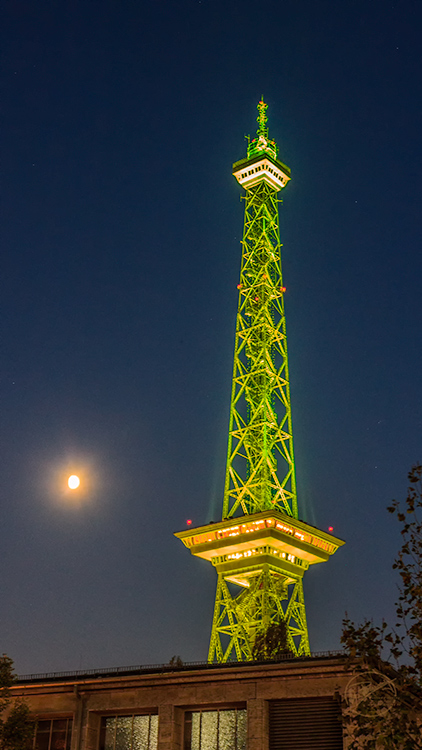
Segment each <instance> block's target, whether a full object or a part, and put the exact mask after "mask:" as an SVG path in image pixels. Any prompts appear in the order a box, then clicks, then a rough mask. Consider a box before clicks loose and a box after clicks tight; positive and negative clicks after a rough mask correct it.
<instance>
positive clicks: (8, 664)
mask: <svg viewBox="0 0 422 750" xmlns="http://www.w3.org/2000/svg"><path fill="white" fill-rule="evenodd" d="M14 682H16V677H15V674H14V672H13V661H12V659H10V657H9V656H6V654H3V656H1V657H0V750H26V749H27V747H28V742H29V740H30V738H31V736H32V732H33V726H32V724H31V722H30V721H29V709H28V706H27V705H26V703H25V701H24V700H23V699H17V700H16V701H14V702H13V703H12V699H11V691H10V688H11V687H12V685H13V683H14ZM4 712H7V716H6V718H3V716H2V715H3V713H4Z"/></svg>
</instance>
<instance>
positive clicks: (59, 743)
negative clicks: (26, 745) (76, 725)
mask: <svg viewBox="0 0 422 750" xmlns="http://www.w3.org/2000/svg"><path fill="white" fill-rule="evenodd" d="M71 739H72V719H40V720H39V721H36V722H35V724H34V737H33V741H32V742H31V744H30V747H31V748H33V750H70V741H71Z"/></svg>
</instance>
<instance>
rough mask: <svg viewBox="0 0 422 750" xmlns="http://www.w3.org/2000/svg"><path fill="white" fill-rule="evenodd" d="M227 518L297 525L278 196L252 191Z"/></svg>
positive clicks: (263, 188)
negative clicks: (258, 517)
mask: <svg viewBox="0 0 422 750" xmlns="http://www.w3.org/2000/svg"><path fill="white" fill-rule="evenodd" d="M242 246H243V253H242V266H241V274H240V283H239V305H238V313H237V323H236V339H235V353H234V368H233V387H232V399H231V409H230V427H229V445H228V455H227V470H226V483H225V495H224V503H223V517H231V516H234V515H237V514H238V513H239V511H241V512H243V513H244V514H249V513H256V512H259V511H261V510H266V509H268V508H271V507H273V508H279V509H280V510H282V511H283V512H284V513H287V514H289V515H291V516H293V517H295V518H297V500H296V481H295V471H294V455H293V439H292V420H291V407H290V389H289V374H288V373H289V369H288V359H287V344H286V322H285V314H284V297H283V295H284V287H283V280H282V274H281V259H280V248H281V244H280V237H279V228H278V199H277V191H276V190H274V189H273V188H272V187H270V186H269V185H268V184H266V183H265V182H260V183H258V184H257V185H255V186H254V187H252V188H250V189H249V190H247V192H246V197H245V223H244V233H243V241H242Z"/></svg>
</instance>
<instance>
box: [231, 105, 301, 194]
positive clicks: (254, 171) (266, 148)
mask: <svg viewBox="0 0 422 750" xmlns="http://www.w3.org/2000/svg"><path fill="white" fill-rule="evenodd" d="M267 106H268V105H267V104H265V102H264V101H263V100H261V101H260V102H259V104H258V112H259V114H258V118H257V119H258V130H257V133H256V137H255V138H254V139H253V140H252V141H250V143H249V145H248V151H247V156H246V158H245V159H241V160H240V161H237V162H235V164H233V174H234V176H235V177H236V180H237V181H238V182H239V183H240V185H242V187H244V188H246V189H248V188H251V187H253V186H254V185H257V184H258V183H260V182H266V183H267V184H268V185H270V187H271V188H272V189H273V190H277V191H278V190H281V189H282V188H284V187H285V186H286V185H287V183H288V181H289V180H290V169H289V167H287V166H286V165H285V164H283V163H282V162H281V161H279V160H278V159H277V144H276V142H275V141H272V140H270V139H269V137H268V128H267V127H266V123H267V119H268V118H267V116H266V114H265V110H266V109H267Z"/></svg>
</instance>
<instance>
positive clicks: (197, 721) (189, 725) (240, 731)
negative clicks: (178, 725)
mask: <svg viewBox="0 0 422 750" xmlns="http://www.w3.org/2000/svg"><path fill="white" fill-rule="evenodd" d="M245 748H246V709H244V708H231V709H218V710H216V711H187V712H186V714H185V747H184V750H245Z"/></svg>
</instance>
